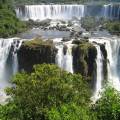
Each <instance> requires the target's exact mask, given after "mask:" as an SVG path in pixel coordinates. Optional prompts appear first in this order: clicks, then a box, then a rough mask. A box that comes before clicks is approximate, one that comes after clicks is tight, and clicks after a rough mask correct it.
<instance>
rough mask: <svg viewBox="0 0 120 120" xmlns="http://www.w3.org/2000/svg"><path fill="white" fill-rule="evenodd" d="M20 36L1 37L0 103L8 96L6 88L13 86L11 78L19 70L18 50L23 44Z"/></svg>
mask: <svg viewBox="0 0 120 120" xmlns="http://www.w3.org/2000/svg"><path fill="white" fill-rule="evenodd" d="M17 39H18V38H9V39H3V38H0V103H4V102H5V100H6V98H7V97H8V96H7V95H6V94H5V92H4V88H6V87H8V86H11V84H10V83H9V80H10V78H11V76H12V75H13V74H15V73H16V72H17V71H18V61H17V50H18V49H19V47H20V46H21V43H22V42H21V41H18V40H17Z"/></svg>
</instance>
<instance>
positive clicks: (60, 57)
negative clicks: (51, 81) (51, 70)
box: [56, 44, 73, 73]
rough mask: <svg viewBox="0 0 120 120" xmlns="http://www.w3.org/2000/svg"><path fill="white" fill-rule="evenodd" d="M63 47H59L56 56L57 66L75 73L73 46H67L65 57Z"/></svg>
mask: <svg viewBox="0 0 120 120" xmlns="http://www.w3.org/2000/svg"><path fill="white" fill-rule="evenodd" d="M63 47H64V45H58V46H56V48H57V49H58V52H57V55H56V64H57V65H58V66H59V67H60V68H62V69H64V70H66V71H68V72H70V73H73V57H72V46H71V45H69V44H68V45H67V51H66V54H65V55H64V53H63Z"/></svg>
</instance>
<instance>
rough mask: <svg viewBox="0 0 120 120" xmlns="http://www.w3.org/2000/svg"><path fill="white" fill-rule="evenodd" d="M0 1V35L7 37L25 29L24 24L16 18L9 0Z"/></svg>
mask: <svg viewBox="0 0 120 120" xmlns="http://www.w3.org/2000/svg"><path fill="white" fill-rule="evenodd" d="M0 2H1V3H0V37H9V36H11V35H13V34H17V33H19V32H22V31H23V30H25V24H24V23H23V22H21V21H20V20H18V18H16V14H15V11H14V10H13V9H12V6H11V4H10V1H9V2H8V1H7V0H2V1H0Z"/></svg>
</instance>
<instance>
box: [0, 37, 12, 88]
mask: <svg viewBox="0 0 120 120" xmlns="http://www.w3.org/2000/svg"><path fill="white" fill-rule="evenodd" d="M12 43H13V39H0V88H2V87H4V86H6V85H7V84H8V82H7V81H5V80H6V79H7V78H6V61H7V58H8V56H9V52H10V49H11V45H12Z"/></svg>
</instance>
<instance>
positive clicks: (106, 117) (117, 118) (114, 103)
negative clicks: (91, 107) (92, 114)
mask: <svg viewBox="0 0 120 120" xmlns="http://www.w3.org/2000/svg"><path fill="white" fill-rule="evenodd" d="M95 111H96V113H97V117H98V120H120V93H119V92H118V91H116V90H115V89H113V88H111V87H108V88H106V90H105V92H103V94H102V97H101V98H100V100H99V101H98V102H97V103H96V105H95Z"/></svg>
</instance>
